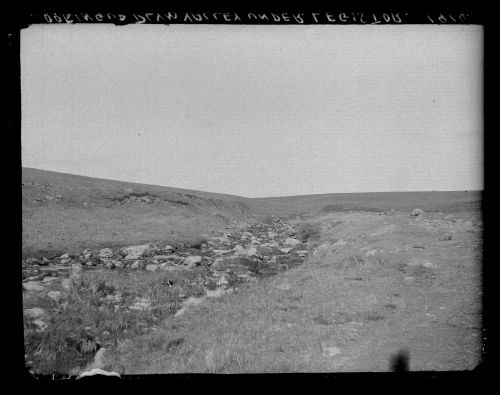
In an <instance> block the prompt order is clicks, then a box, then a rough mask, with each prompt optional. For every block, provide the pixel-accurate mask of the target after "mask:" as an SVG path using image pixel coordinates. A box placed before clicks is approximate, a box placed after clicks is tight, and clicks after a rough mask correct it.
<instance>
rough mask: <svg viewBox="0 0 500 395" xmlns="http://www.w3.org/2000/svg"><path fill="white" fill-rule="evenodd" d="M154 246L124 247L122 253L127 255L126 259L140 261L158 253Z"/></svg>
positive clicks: (149, 244)
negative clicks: (155, 252)
mask: <svg viewBox="0 0 500 395" xmlns="http://www.w3.org/2000/svg"><path fill="white" fill-rule="evenodd" d="M156 249H157V248H156V246H155V245H154V244H151V243H148V244H142V245H136V246H128V247H123V248H122V249H121V250H120V252H121V253H122V254H124V255H125V259H134V260H135V259H139V258H142V257H144V256H146V255H149V254H151V253H153V252H154V251H156Z"/></svg>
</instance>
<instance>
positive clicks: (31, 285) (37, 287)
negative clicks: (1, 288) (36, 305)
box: [23, 281, 45, 292]
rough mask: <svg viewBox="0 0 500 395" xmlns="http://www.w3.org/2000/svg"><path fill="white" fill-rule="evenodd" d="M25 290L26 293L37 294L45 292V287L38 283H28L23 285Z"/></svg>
mask: <svg viewBox="0 0 500 395" xmlns="http://www.w3.org/2000/svg"><path fill="white" fill-rule="evenodd" d="M23 288H24V289H25V290H26V291H35V292H41V291H45V287H44V286H43V285H42V284H40V283H39V282H37V281H28V282H26V283H23Z"/></svg>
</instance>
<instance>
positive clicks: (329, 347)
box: [321, 342, 341, 358]
mask: <svg viewBox="0 0 500 395" xmlns="http://www.w3.org/2000/svg"><path fill="white" fill-rule="evenodd" d="M321 353H322V354H323V356H324V357H327V358H330V357H334V356H336V355H339V354H340V353H341V351H340V349H339V348H338V347H337V346H336V345H334V344H332V342H322V343H321Z"/></svg>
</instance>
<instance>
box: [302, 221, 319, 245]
mask: <svg viewBox="0 0 500 395" xmlns="http://www.w3.org/2000/svg"><path fill="white" fill-rule="evenodd" d="M297 238H298V239H299V240H300V241H302V242H303V243H306V242H308V241H318V240H319V239H320V238H321V226H320V224H318V223H312V222H304V223H302V224H300V225H299V227H298V229H297Z"/></svg>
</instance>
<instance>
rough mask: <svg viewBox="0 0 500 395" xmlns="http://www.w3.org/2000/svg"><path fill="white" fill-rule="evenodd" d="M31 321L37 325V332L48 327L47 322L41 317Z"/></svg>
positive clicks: (43, 330)
mask: <svg viewBox="0 0 500 395" xmlns="http://www.w3.org/2000/svg"><path fill="white" fill-rule="evenodd" d="M33 323H34V324H35V325H36V326H37V328H36V331H37V332H38V333H41V332H45V330H46V329H47V328H48V327H49V326H48V325H47V323H46V322H45V321H43V320H41V319H36V320H34V321H33Z"/></svg>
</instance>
